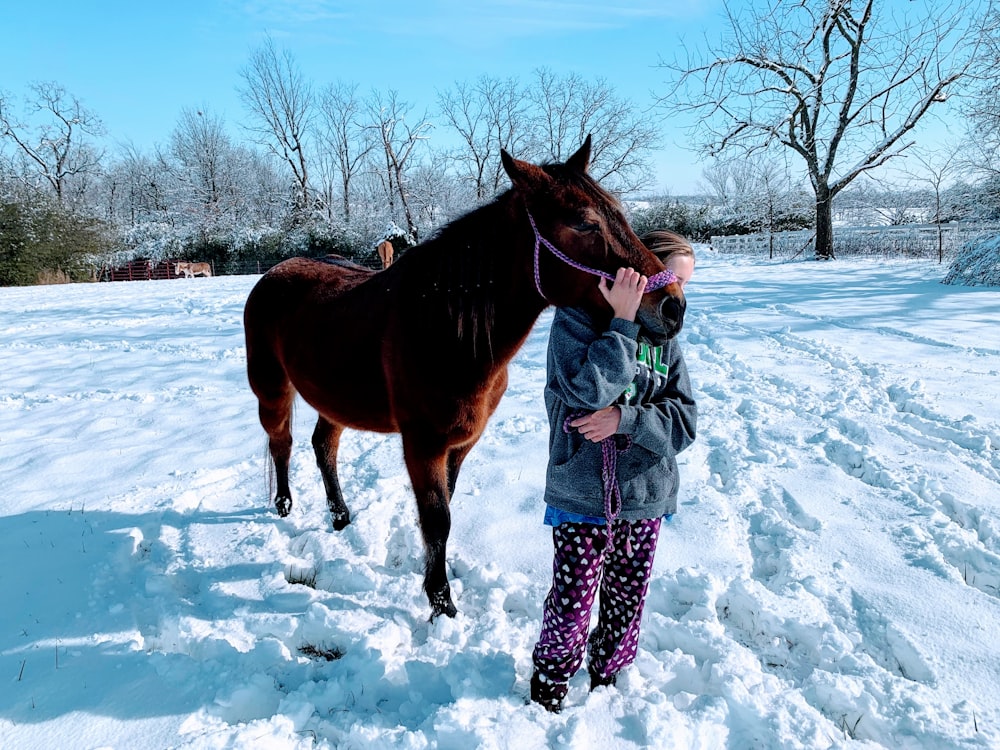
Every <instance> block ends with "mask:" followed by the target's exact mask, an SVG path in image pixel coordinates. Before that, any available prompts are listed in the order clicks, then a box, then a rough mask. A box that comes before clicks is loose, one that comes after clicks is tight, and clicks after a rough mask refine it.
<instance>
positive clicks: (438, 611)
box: [430, 592, 458, 621]
mask: <svg viewBox="0 0 1000 750" xmlns="http://www.w3.org/2000/svg"><path fill="white" fill-rule="evenodd" d="M430 599H431V621H433V620H435V619H437V617H438V615H448V617H454V616H455V615H457V614H458V610H457V609H456V608H455V605H454V604H453V603H452V601H451V595H450V594H448V593H446V592H442V593H439V594H433V595H432V596H431V598H430Z"/></svg>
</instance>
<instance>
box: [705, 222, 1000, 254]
mask: <svg viewBox="0 0 1000 750" xmlns="http://www.w3.org/2000/svg"><path fill="white" fill-rule="evenodd" d="M938 230H939V227H938V225H937V224H906V225H902V226H884V227H834V230H833V248H834V252H835V254H836V255H838V256H873V257H891V258H935V259H936V258H937V257H938ZM996 235H1000V225H997V224H979V223H976V224H971V223H954V224H942V225H941V226H940V238H941V250H942V253H943V255H944V256H945V257H954V255H955V253H957V252H958V251H959V250H960V249H961V248H962V247H963V246H964V245H965V243H967V242H968V241H970V240H973V239H977V238H979V237H983V236H996ZM813 240H814V234H813V232H812V230H810V229H800V230H797V231H794V232H774V233H767V232H761V233H758V234H741V235H732V236H727V237H712V247H713V248H714V249H715V250H716V251H717V252H720V253H728V254H734V255H752V256H763V257H765V258H771V257H773V258H791V257H794V256H796V255H802V254H804V255H806V256H811V255H812V254H813Z"/></svg>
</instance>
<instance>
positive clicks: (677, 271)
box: [663, 253, 694, 289]
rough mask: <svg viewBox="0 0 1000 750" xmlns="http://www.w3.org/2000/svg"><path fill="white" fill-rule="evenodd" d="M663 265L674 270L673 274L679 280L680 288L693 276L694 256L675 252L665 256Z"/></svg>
mask: <svg viewBox="0 0 1000 750" xmlns="http://www.w3.org/2000/svg"><path fill="white" fill-rule="evenodd" d="M663 265H665V266H666V267H667V268H668V269H670V270H671V271H673V272H674V276H676V277H677V280H678V281H679V282H680V285H681V289H683V288H684V287H685V286H687V283H688V282H689V281H690V280H691V277H692V276H694V258H692V257H691V256H690V255H681V254H680V253H675V254H674V255H671V256H670V257H669V258H667V259H666V261H664V263H663Z"/></svg>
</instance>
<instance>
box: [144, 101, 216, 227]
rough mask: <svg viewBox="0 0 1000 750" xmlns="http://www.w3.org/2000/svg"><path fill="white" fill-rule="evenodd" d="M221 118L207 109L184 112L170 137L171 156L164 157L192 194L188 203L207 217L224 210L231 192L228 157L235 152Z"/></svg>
mask: <svg viewBox="0 0 1000 750" xmlns="http://www.w3.org/2000/svg"><path fill="white" fill-rule="evenodd" d="M232 148H233V147H232V144H231V143H230V140H229V136H227V135H226V131H225V124H224V122H223V120H222V118H221V117H219V116H217V115H214V114H212V112H211V111H209V110H207V109H204V108H203V109H197V110H196V109H190V108H188V109H184V110H182V111H181V116H180V120H179V121H178V123H177V126H176V127H175V128H174V130H173V132H171V134H170V148H169V154H168V155H163V156H166V157H167V158H162V157H161V163H163V164H164V166H166V167H167V168H168V169H169V170H171V171H172V172H173V174H174V175H175V176H176V177H177V179H178V181H179V182H180V183H181V184H182V185H183V186H184V188H185V191H186V192H187V193H188V202H189V203H193V204H194V205H195V206H197V208H198V210H199V211H200V212H202V213H204V214H206V215H213V214H218V213H219V212H220V211H221V210H222V203H223V198H224V194H227V193H228V192H230V190H229V189H230V184H229V182H230V179H231V175H230V174H228V173H227V167H228V165H227V163H226V160H227V157H228V156H229V154H230V153H231V151H232Z"/></svg>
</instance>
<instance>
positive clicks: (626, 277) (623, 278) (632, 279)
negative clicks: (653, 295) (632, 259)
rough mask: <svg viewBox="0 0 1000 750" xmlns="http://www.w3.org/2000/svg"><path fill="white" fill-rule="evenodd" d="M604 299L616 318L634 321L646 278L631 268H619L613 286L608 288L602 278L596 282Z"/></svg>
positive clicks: (606, 282) (606, 281)
mask: <svg viewBox="0 0 1000 750" xmlns="http://www.w3.org/2000/svg"><path fill="white" fill-rule="evenodd" d="M597 288H598V289H600V290H601V294H602V295H604V299H606V300H607V301H608V304H609V305H611V309H612V310H614V312H615V317H616V318H623V319H624V320H631V321H634V320H635V314H636V313H637V312H638V310H639V303H640V302H642V295H643V293H644V292H645V291H646V277H645V276H643V275H642V274H641V273H639V272H638V271H636V270H635V269H632V268H619V269H618V273H617V274H616V275H615V283H614V286H612V287H610V288H609V287H608V280H607V279H605V278H604V277H603V276H602V277H601V280H600V281H599V282H597Z"/></svg>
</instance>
